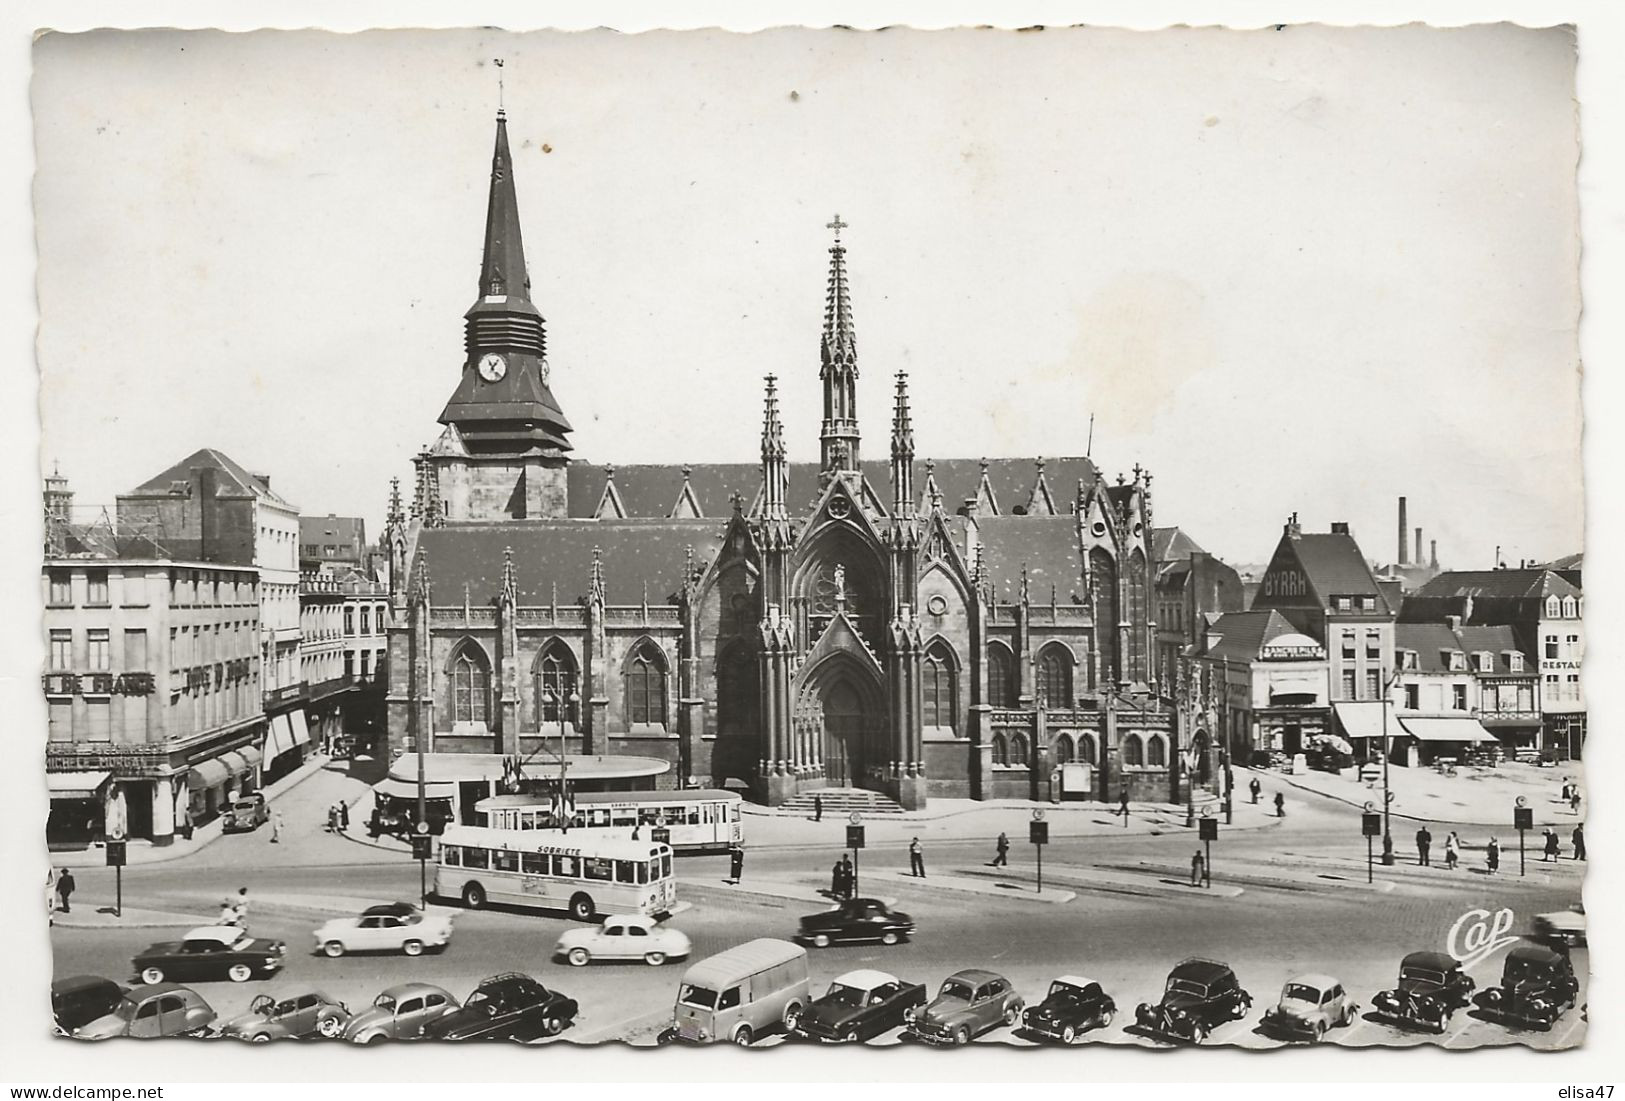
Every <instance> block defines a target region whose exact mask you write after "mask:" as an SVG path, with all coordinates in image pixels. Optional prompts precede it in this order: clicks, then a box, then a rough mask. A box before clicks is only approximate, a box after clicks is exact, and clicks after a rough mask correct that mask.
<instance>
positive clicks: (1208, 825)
mask: <svg viewBox="0 0 1625 1101" xmlns="http://www.w3.org/2000/svg"><path fill="white" fill-rule="evenodd" d="M1196 828H1197V834H1196V836H1197V839H1198V840H1200V841H1201V842H1202V848H1203V849H1204V850H1205V854H1206V855H1205V856H1204V857H1203V861H1202V886H1203V887H1205V888H1208V889H1212V887H1213V842H1215V841H1217V840H1218V839H1219V820H1218V819H1217V818H1214V817H1213V808H1212V807H1203V808H1202V819H1201V821H1199V822H1198V823H1197V824H1196Z"/></svg>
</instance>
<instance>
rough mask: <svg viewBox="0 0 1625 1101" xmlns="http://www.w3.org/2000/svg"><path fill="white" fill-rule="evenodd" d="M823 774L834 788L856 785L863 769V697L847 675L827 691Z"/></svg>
mask: <svg viewBox="0 0 1625 1101" xmlns="http://www.w3.org/2000/svg"><path fill="white" fill-rule="evenodd" d="M823 705H824V706H823V711H824V776H825V779H826V780H827V781H828V782H829V783H830V784H832V785H834V786H835V787H857V786H858V785H859V783H860V781H861V780H862V777H863V769H864V751H863V749H864V746H863V743H864V729H863V728H864V720H863V700H862V697H861V696H859V695H858V690H857V689H856V688H854V687H853V686H852V682H851V681H850V680H848V679H847V678H846V677H844V676H843V677H837V678H836V679H835V680H833V681H832V682H830V684H829V686H828V687H827V688H826V689H825V690H824V698H823Z"/></svg>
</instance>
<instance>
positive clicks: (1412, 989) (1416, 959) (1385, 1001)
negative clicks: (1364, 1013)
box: [1371, 952, 1473, 1032]
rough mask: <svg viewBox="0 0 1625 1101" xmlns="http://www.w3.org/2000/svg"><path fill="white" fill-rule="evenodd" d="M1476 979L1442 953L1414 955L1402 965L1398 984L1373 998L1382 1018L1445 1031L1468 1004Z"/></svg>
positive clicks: (1406, 1024) (1373, 1004) (1459, 964)
mask: <svg viewBox="0 0 1625 1101" xmlns="http://www.w3.org/2000/svg"><path fill="white" fill-rule="evenodd" d="M1472 993H1473V980H1472V977H1471V976H1470V975H1468V974H1467V973H1466V972H1465V971H1463V970H1462V969H1461V963H1460V961H1458V960H1457V959H1455V958H1454V957H1452V956H1449V955H1446V954H1445V953H1443V952H1412V953H1411V954H1410V955H1408V956H1406V957H1405V958H1404V960H1403V961H1401V962H1400V965H1399V985H1398V986H1396V987H1395V988H1394V989H1392V990H1384V991H1383V992H1382V993H1380V994H1378V995H1377V996H1376V997H1374V998H1372V999H1371V1009H1372V1012H1373V1013H1374V1014H1375V1015H1376V1016H1377V1017H1378V1018H1379V1019H1380V1020H1385V1021H1391V1022H1393V1023H1395V1024H1399V1025H1405V1026H1409V1027H1422V1028H1429V1029H1432V1030H1433V1031H1434V1032H1443V1031H1444V1030H1445V1026H1446V1025H1447V1024H1448V1023H1449V1021H1450V1016H1451V1014H1453V1013H1455V1011H1456V1010H1458V1009H1460V1008H1461V1007H1462V1006H1464V1005H1466V1004H1467V1000H1468V998H1470V997H1471V996H1472Z"/></svg>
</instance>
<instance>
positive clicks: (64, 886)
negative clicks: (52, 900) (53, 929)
mask: <svg viewBox="0 0 1625 1101" xmlns="http://www.w3.org/2000/svg"><path fill="white" fill-rule="evenodd" d="M73 886H74V884H73V873H72V872H70V871H69V870H68V869H66V868H63V869H62V874H61V875H60V876H58V877H57V880H56V897H57V898H58V899H60V900H61V903H62V905H61V909H62V912H63V913H64V914H66V913H69V912H71V907H70V906H69V905H68V904H69V902H70V900H71V899H72V898H73Z"/></svg>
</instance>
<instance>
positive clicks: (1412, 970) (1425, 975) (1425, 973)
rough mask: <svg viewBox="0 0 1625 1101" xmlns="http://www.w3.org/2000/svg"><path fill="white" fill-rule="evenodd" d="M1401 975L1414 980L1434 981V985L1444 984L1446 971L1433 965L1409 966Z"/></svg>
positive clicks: (1403, 977)
mask: <svg viewBox="0 0 1625 1101" xmlns="http://www.w3.org/2000/svg"><path fill="white" fill-rule="evenodd" d="M1399 977H1400V978H1402V979H1410V980H1411V981H1412V982H1426V983H1432V984H1433V985H1434V986H1443V985H1444V972H1443V971H1435V970H1433V968H1431V967H1407V968H1405V969H1404V970H1402V971H1401V972H1400V973H1399Z"/></svg>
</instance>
